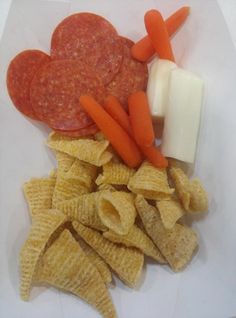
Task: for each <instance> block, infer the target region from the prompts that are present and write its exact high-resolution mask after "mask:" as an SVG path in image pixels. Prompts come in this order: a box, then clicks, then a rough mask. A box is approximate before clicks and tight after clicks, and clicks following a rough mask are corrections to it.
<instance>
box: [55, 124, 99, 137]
mask: <svg viewBox="0 0 236 318" xmlns="http://www.w3.org/2000/svg"><path fill="white" fill-rule="evenodd" d="M98 130H99V129H98V127H97V125H95V124H92V125H90V126H88V127H85V128H81V129H79V130H75V131H65V130H57V131H56V132H57V133H58V134H60V135H62V136H68V137H72V138H78V137H85V136H92V135H95V134H96V133H97V132H98Z"/></svg>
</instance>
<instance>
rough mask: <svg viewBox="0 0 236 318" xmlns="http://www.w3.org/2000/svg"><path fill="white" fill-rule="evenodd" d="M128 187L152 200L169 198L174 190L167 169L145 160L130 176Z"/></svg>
mask: <svg viewBox="0 0 236 318" xmlns="http://www.w3.org/2000/svg"><path fill="white" fill-rule="evenodd" d="M128 189H129V190H130V191H132V192H134V193H137V194H142V195H143V196H144V197H145V198H147V199H151V200H168V199H170V195H171V194H172V193H173V192H174V189H171V188H170V187H169V184H168V180H167V173H166V169H159V168H156V167H154V166H153V165H152V164H151V163H149V162H144V163H143V164H142V165H141V166H140V168H139V169H138V170H137V171H136V173H135V174H134V175H133V176H132V177H131V178H130V180H129V183H128Z"/></svg>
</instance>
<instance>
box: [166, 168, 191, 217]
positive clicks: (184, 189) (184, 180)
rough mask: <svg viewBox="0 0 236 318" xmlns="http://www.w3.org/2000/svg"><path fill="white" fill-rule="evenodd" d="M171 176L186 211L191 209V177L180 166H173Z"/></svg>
mask: <svg viewBox="0 0 236 318" xmlns="http://www.w3.org/2000/svg"><path fill="white" fill-rule="evenodd" d="M170 176H171V178H172V180H173V182H174V186H175V189H176V192H177V195H178V197H179V199H180V201H181V203H182V205H183V207H184V209H185V210H186V211H189V210H190V193H189V187H190V183H189V179H188V177H187V175H186V174H185V173H184V171H183V170H182V169H180V168H174V167H173V168H171V169H170Z"/></svg>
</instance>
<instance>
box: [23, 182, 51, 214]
mask: <svg viewBox="0 0 236 318" xmlns="http://www.w3.org/2000/svg"><path fill="white" fill-rule="evenodd" d="M55 182H56V179H55V178H54V177H48V178H41V179H39V178H32V179H30V180H29V181H27V182H25V183H24V185H23V191H24V195H25V198H26V201H27V203H28V206H29V210H30V214H31V217H33V216H34V215H35V214H37V213H38V212H39V211H40V210H44V209H46V210H47V209H51V208H52V196H53V192H54V188H55Z"/></svg>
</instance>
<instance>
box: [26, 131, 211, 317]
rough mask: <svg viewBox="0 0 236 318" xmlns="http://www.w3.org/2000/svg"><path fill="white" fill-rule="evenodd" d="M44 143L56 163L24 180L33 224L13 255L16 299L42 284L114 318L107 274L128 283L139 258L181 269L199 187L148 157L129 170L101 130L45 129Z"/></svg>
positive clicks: (201, 203)
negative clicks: (89, 133) (76, 133)
mask: <svg viewBox="0 0 236 318" xmlns="http://www.w3.org/2000/svg"><path fill="white" fill-rule="evenodd" d="M47 145H48V146H49V147H50V148H51V149H53V151H54V152H55V156H56V159H57V169H56V170H53V171H52V172H50V174H49V176H48V177H45V178H33V179H31V180H29V181H27V182H26V183H25V184H24V194H25V197H26V200H27V202H28V206H29V211H30V215H31V219H32V225H31V229H30V232H29V235H28V238H27V240H26V242H25V244H24V246H23V247H22V249H21V253H20V273H21V286H20V293H21V298H22V299H23V300H28V299H29V296H30V290H31V287H32V286H33V285H34V284H36V283H37V284H38V283H43V284H45V283H46V284H49V285H51V286H54V287H57V288H59V289H62V290H65V291H67V292H71V293H73V294H75V295H77V296H79V297H81V298H82V299H83V300H85V301H87V302H88V303H89V304H91V305H92V306H94V307H95V308H96V309H97V310H98V311H99V312H100V314H101V315H102V316H103V317H105V318H113V317H116V311H115V308H114V305H113V303H112V299H111V297H110V294H109V290H108V285H109V283H111V281H112V273H115V274H116V275H117V276H118V277H119V278H120V279H121V280H122V281H123V282H124V283H125V284H126V285H128V286H129V287H131V288H133V287H135V286H136V285H137V283H138V281H139V279H140V276H141V273H142V269H143V265H144V257H145V256H146V257H151V258H152V259H153V260H155V261H156V262H157V265H161V264H166V265H169V266H170V268H171V269H172V270H173V271H180V270H182V269H183V268H184V267H185V266H186V265H187V264H188V263H189V262H190V260H191V258H192V256H193V254H194V251H195V250H196V248H197V245H198V243H197V235H196V233H195V232H194V231H193V230H192V229H191V228H190V227H188V226H186V225H185V224H184V223H185V222H184V220H185V218H186V215H188V214H192V215H193V214H194V213H196V212H203V211H206V210H207V206H208V199H207V195H206V192H205V190H204V189H203V187H202V185H201V183H200V181H199V180H197V179H195V180H192V181H190V180H189V178H188V177H187V175H186V174H185V173H184V171H183V170H182V169H180V168H178V167H176V166H174V165H172V164H171V165H170V167H169V168H168V171H167V170H166V169H158V168H155V167H154V166H152V165H151V164H150V163H149V162H143V164H142V165H141V166H140V167H139V169H137V171H135V170H134V169H130V168H128V167H127V166H125V165H124V164H123V163H122V162H121V161H120V159H119V158H118V157H117V155H116V154H115V153H114V151H113V149H112V148H111V146H110V145H109V142H108V141H107V140H105V138H104V137H103V136H102V134H101V133H99V134H97V135H96V136H95V138H94V139H92V138H87V139H86V138H80V139H76V138H73V139H72V138H68V137H64V136H63V137H62V136H60V135H58V134H56V133H52V134H50V136H49V138H48V141H47ZM170 184H171V185H172V187H171V186H170ZM157 284H158V281H157Z"/></svg>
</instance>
